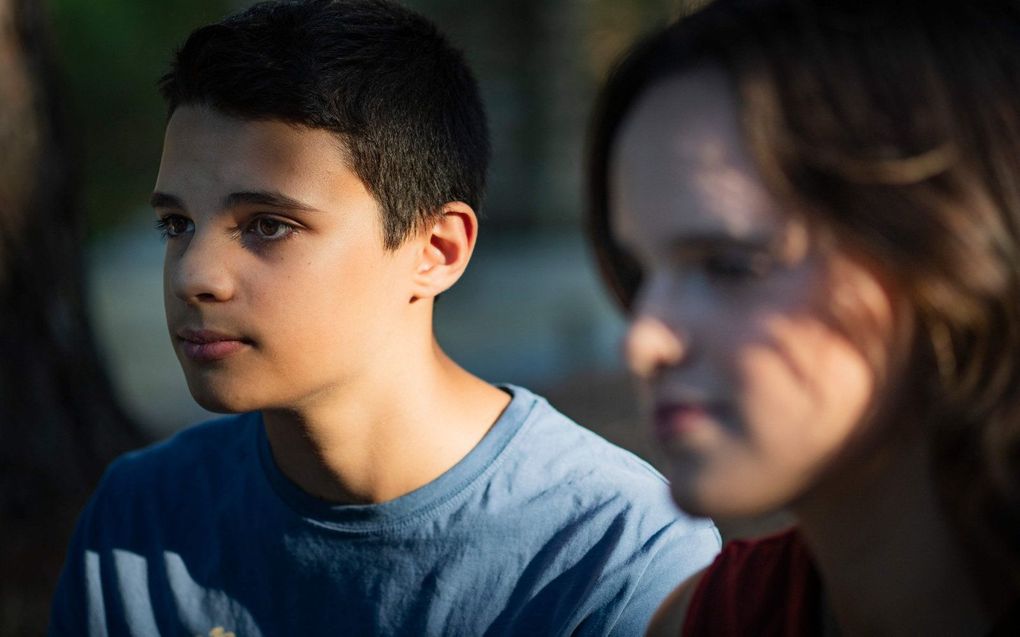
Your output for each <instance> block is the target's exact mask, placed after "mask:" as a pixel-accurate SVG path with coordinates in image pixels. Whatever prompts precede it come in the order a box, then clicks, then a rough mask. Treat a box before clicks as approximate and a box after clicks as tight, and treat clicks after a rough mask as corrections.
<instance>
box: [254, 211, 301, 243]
mask: <svg viewBox="0 0 1020 637" xmlns="http://www.w3.org/2000/svg"><path fill="white" fill-rule="evenodd" d="M248 232H250V233H252V234H254V235H255V237H256V238H257V239H259V240H260V241H275V240H277V239H283V238H284V237H287V236H289V235H290V234H291V233H292V232H294V226H292V225H290V224H289V223H285V222H283V221H280V220H279V219H274V218H272V217H259V218H257V219H255V220H254V221H252V222H251V225H249V226H248Z"/></svg>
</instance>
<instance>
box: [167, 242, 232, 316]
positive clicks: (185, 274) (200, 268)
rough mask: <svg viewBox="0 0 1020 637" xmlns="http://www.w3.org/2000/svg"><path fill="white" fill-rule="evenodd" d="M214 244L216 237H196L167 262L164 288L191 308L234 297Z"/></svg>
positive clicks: (224, 265) (228, 271)
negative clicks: (165, 286)
mask: <svg viewBox="0 0 1020 637" xmlns="http://www.w3.org/2000/svg"><path fill="white" fill-rule="evenodd" d="M216 243H217V242H216V239H215V237H210V236H206V237H200V236H199V235H198V234H197V233H196V234H195V235H194V236H193V237H192V238H191V240H190V241H189V243H188V245H187V246H186V247H185V248H184V249H183V250H182V251H181V253H180V254H179V255H178V256H177V257H176V258H170V257H168V258H167V261H166V279H165V281H166V283H165V284H166V285H167V287H168V289H169V290H170V291H171V292H172V293H173V295H174V296H176V297H177V298H179V299H181V300H182V301H185V302H186V303H190V304H197V303H215V302H223V301H228V300H230V299H231V298H232V297H233V295H234V290H235V284H234V280H233V277H232V276H231V273H230V270H229V268H228V267H227V263H226V262H225V260H224V258H223V255H222V250H219V249H217V246H216ZM221 247H222V246H221Z"/></svg>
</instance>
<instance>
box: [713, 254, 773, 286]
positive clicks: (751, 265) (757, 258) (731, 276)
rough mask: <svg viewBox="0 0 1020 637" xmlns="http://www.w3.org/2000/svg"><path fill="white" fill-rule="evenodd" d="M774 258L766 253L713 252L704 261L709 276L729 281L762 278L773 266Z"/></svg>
mask: <svg viewBox="0 0 1020 637" xmlns="http://www.w3.org/2000/svg"><path fill="white" fill-rule="evenodd" d="M773 265H774V263H773V259H772V257H771V256H770V255H768V254H765V253H760V252H759V253H745V252H741V253H736V254H711V255H707V256H706V257H705V259H704V261H703V262H702V267H703V268H704V270H705V273H706V274H708V275H709V276H711V277H713V278H716V279H720V280H723V281H729V282H734V283H736V282H739V281H743V280H746V279H760V278H762V277H764V276H765V275H767V274H768V273H769V272H770V271H771V270H772V268H773Z"/></svg>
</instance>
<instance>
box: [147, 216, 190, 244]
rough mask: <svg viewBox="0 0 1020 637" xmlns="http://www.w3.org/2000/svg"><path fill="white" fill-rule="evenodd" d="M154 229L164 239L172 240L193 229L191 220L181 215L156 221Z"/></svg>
mask: <svg viewBox="0 0 1020 637" xmlns="http://www.w3.org/2000/svg"><path fill="white" fill-rule="evenodd" d="M156 229H157V230H159V231H160V234H162V235H163V238H164V239H174V238H176V237H179V236H181V235H182V234H185V233H188V232H191V231H192V230H193V229H194V223H192V221H191V219H188V218H187V217H182V216H181V215H167V216H165V217H160V218H159V219H157V220H156Z"/></svg>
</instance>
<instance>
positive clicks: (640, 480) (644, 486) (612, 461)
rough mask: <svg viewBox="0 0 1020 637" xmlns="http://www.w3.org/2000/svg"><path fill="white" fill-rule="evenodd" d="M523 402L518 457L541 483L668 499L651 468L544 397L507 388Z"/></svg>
mask: <svg viewBox="0 0 1020 637" xmlns="http://www.w3.org/2000/svg"><path fill="white" fill-rule="evenodd" d="M505 387H506V388H507V390H508V391H511V392H512V393H513V394H514V396H515V401H514V402H517V400H516V399H517V398H523V399H524V401H525V402H526V403H528V404H529V405H530V409H529V414H528V417H527V419H526V420H525V422H524V423H523V425H522V430H521V435H520V436H519V441H518V444H519V446H520V448H519V449H518V450H517V454H516V455H519V456H520V462H526V463H528V464H529V465H531V466H532V468H533V469H539V468H541V469H544V471H541V472H537V473H532V474H531V475H532V476H533V477H534V478H535V479H536V480H538V481H541V482H543V483H547V481H548V480H549V478H550V477H551V476H552V475H559V476H561V477H569V478H570V480H569V482H567V483H564V486H565V487H577V486H578V485H581V484H584V485H589V486H591V487H593V488H596V489H595V490H596V491H597V492H601V493H611V494H620V493H621V492H622V493H627V494H628V495H633V496H634V497H636V498H637V499H638V500H644V499H647V498H648V497H649V495H654V496H655V497H656V500H658V499H659V498H658V496H660V495H663V496H664V495H665V494H666V492H667V489H668V487H667V483H666V479H665V478H664V477H663V476H662V474H660V473H659V472H658V471H657V470H655V469H654V468H653V467H652V466H651V465H650V464H648V462H646V461H645V460H643V459H642V458H640V457H638V456H637V455H635V454H634V453H633V452H631V451H628V450H626V449H623V448H621V447H619V446H617V445H615V444H613V443H611V442H609V441H608V440H606V439H605V438H603V437H602V436H600V435H598V434H596V433H595V432H593V431H592V430H590V429H587V428H585V427H583V426H581V425H579V424H578V423H576V422H574V421H573V420H572V419H570V418H569V417H568V416H566V415H564V414H563V413H561V412H560V411H558V410H557V409H556V408H555V407H553V406H552V405H551V404H550V403H549V402H548V401H547V400H546V399H544V398H542V397H541V396H539V395H537V394H535V393H533V392H531V391H529V390H527V389H524V388H522V387H517V386H513V385H506V386H505Z"/></svg>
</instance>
